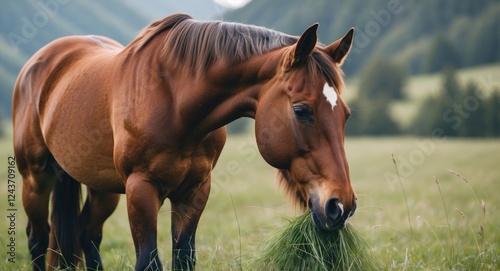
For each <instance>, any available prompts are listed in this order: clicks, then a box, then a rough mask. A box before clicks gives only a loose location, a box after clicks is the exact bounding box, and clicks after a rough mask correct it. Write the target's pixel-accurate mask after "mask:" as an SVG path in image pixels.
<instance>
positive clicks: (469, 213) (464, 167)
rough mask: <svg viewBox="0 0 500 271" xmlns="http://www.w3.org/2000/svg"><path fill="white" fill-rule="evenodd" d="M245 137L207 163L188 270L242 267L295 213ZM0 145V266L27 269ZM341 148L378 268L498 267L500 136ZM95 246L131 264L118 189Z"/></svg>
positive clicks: (164, 212)
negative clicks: (12, 259) (207, 185)
mask: <svg viewBox="0 0 500 271" xmlns="http://www.w3.org/2000/svg"><path fill="white" fill-rule="evenodd" d="M254 142H255V140H254V138H253V136H252V135H251V134H250V133H249V134H248V135H240V136H232V137H230V138H229V140H228V143H227V145H226V147H225V149H224V152H223V154H222V156H221V160H220V162H219V164H218V166H217V168H216V169H215V171H214V174H213V179H214V180H213V188H212V195H211V198H210V200H209V203H208V206H207V208H206V210H205V212H204V214H203V216H202V219H201V222H200V225H199V229H198V232H197V253H198V265H197V266H198V270H241V269H243V270H245V265H246V263H247V262H248V261H249V259H250V257H251V256H252V252H253V251H254V249H255V248H256V247H257V244H259V242H261V241H262V240H263V239H264V237H265V236H266V235H267V234H269V233H270V232H272V231H273V230H275V229H276V228H278V227H280V226H282V225H284V223H286V218H287V217H291V216H294V215H296V214H297V213H298V210H294V207H293V206H291V205H290V203H289V202H288V200H287V199H285V198H284V196H283V193H282V191H281V190H280V188H279V187H277V185H276V183H275V181H274V179H275V171H274V170H273V169H272V168H270V167H269V166H267V165H266V164H265V162H263V160H262V159H261V158H260V155H259V154H258V151H257V149H256V147H255V144H254ZM0 147H1V159H2V160H1V161H4V162H3V163H4V164H3V165H2V166H1V167H0V168H1V170H0V178H1V182H0V184H1V186H2V188H1V189H0V209H1V210H2V214H3V218H2V220H1V222H0V240H1V249H0V251H1V255H2V257H3V258H4V259H2V261H3V263H2V264H1V265H0V270H29V269H30V266H29V263H30V260H29V255H28V251H27V244H26V237H25V234H24V227H25V225H26V217H25V214H24V211H23V210H22V206H21V201H20V192H21V179H20V177H17V179H16V182H17V186H16V195H17V198H16V202H15V204H16V206H15V207H16V208H18V211H17V213H16V220H15V223H16V225H15V226H16V235H15V237H16V241H15V248H16V263H15V264H13V263H9V262H7V258H8V254H7V252H8V250H9V247H8V245H9V242H10V241H9V237H11V236H9V235H8V227H9V223H10V222H9V220H8V219H7V215H8V212H7V209H8V206H7V204H8V200H7V193H8V192H7V184H6V179H7V175H6V170H7V166H8V165H7V157H8V156H9V155H12V149H11V139H10V138H3V139H2V140H1V141H0ZM346 152H347V156H348V159H349V162H350V169H351V180H352V182H353V186H354V188H355V190H356V192H357V194H358V206H359V207H358V211H357V212H356V215H355V216H354V217H353V219H352V220H351V223H352V224H353V226H354V227H355V228H356V229H358V231H360V233H361V234H362V236H364V238H365V239H366V240H367V242H368V244H369V245H370V246H371V248H372V250H373V251H374V253H376V255H378V257H379V258H380V261H381V262H382V263H383V265H384V267H385V269H386V270H500V257H499V256H498V252H499V249H500V227H499V225H500V216H499V212H500V210H499V206H500V197H499V196H498V191H499V190H500V167H499V161H500V140H498V139H496V140H493V139H477V140H465V139H456V140H455V139H453V140H451V139H447V140H440V141H432V140H430V139H423V138H401V137H398V138H347V140H346ZM391 154H394V158H395V161H396V164H397V168H398V172H399V175H400V177H401V181H399V179H398V178H397V175H396V169H395V165H394V163H393V160H392V156H391ZM450 170H453V171H454V172H456V173H457V174H459V175H460V176H457V175H456V174H455V173H453V172H451V171H450ZM464 178H465V179H466V180H464ZM436 180H437V182H436ZM403 191H404V192H403ZM159 217H160V218H159V249H160V257H161V258H162V259H163V261H164V265H165V266H166V267H169V265H170V253H171V249H170V248H171V241H170V223H169V220H170V212H169V206H168V204H165V206H163V208H162V209H161V213H160V215H159ZM101 249H102V257H103V261H104V264H105V267H106V268H107V270H132V269H133V265H134V262H135V253H134V248H133V243H132V238H131V236H130V230H129V225H128V220H127V214H126V208H125V200H124V197H122V201H121V202H120V205H119V207H118V209H117V210H116V212H115V213H114V214H113V216H112V217H111V218H110V219H109V220H108V222H107V223H106V225H105V230H104V240H103V243H102V246H101Z"/></svg>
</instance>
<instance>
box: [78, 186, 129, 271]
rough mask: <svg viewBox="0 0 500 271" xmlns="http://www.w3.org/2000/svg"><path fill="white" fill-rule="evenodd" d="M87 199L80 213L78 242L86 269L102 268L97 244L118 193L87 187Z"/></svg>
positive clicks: (113, 207) (117, 198)
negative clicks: (83, 254) (80, 245)
mask: <svg viewBox="0 0 500 271" xmlns="http://www.w3.org/2000/svg"><path fill="white" fill-rule="evenodd" d="M87 191H88V194H87V200H86V201H85V205H84V207H83V210H82V212H81V214H80V229H81V233H80V242H81V244H82V249H83V252H84V253H85V262H86V266H87V270H103V265H102V260H101V256H100V255H99V246H100V245H101V240H102V227H103V224H104V221H106V219H108V217H109V216H110V215H111V214H112V213H113V211H114V210H115V209H116V206H117V205H118V201H119V200H120V195H118V194H112V193H106V192H100V191H96V190H93V189H90V188H89V189H87Z"/></svg>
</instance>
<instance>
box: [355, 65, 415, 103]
mask: <svg viewBox="0 0 500 271" xmlns="http://www.w3.org/2000/svg"><path fill="white" fill-rule="evenodd" d="M406 77H407V73H406V70H405V68H404V67H403V66H401V65H399V64H397V63H395V62H393V61H391V60H390V59H388V58H378V59H375V60H373V61H371V62H370V63H369V64H368V65H367V66H366V68H365V69H363V71H362V73H361V75H360V83H359V91H358V95H359V97H360V98H361V99H378V98H383V99H389V100H393V99H395V100H400V99H403V98H404V97H403V88H404V85H405V81H406Z"/></svg>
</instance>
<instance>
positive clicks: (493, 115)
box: [485, 88, 500, 137]
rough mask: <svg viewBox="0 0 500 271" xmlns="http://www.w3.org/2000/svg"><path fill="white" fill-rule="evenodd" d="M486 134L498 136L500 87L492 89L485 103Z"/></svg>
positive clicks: (499, 135) (499, 134) (499, 126)
mask: <svg viewBox="0 0 500 271" xmlns="http://www.w3.org/2000/svg"><path fill="white" fill-rule="evenodd" d="M485 106H486V108H487V113H486V123H487V131H486V136H494V137H500V89H498V88H496V89H493V93H492V94H491V96H490V97H489V98H488V100H487V102H486V104H485Z"/></svg>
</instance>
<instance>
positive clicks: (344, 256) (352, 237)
mask: <svg viewBox="0 0 500 271" xmlns="http://www.w3.org/2000/svg"><path fill="white" fill-rule="evenodd" d="M248 270H381V266H380V263H379V261H378V260H377V258H376V257H375V256H374V255H373V254H372V252H371V251H370V249H369V248H368V245H367V243H366V242H365V241H364V240H363V239H362V238H361V236H359V234H358V233H357V231H356V230H355V229H354V227H352V226H351V225H349V224H348V225H347V226H346V227H345V228H343V229H342V230H336V231H332V232H327V233H325V232H322V231H320V230H318V229H317V228H316V226H315V225H314V222H313V219H312V217H311V213H310V212H306V213H304V214H303V215H300V216H298V217H296V218H292V219H290V221H289V223H288V224H287V225H285V226H283V227H282V228H280V229H278V230H277V231H276V232H274V233H272V234H271V235H270V236H269V237H268V238H266V239H265V240H264V241H263V243H262V244H260V246H259V247H258V248H257V249H256V251H255V253H254V255H253V256H252V259H251V260H250V262H249V266H248Z"/></svg>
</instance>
